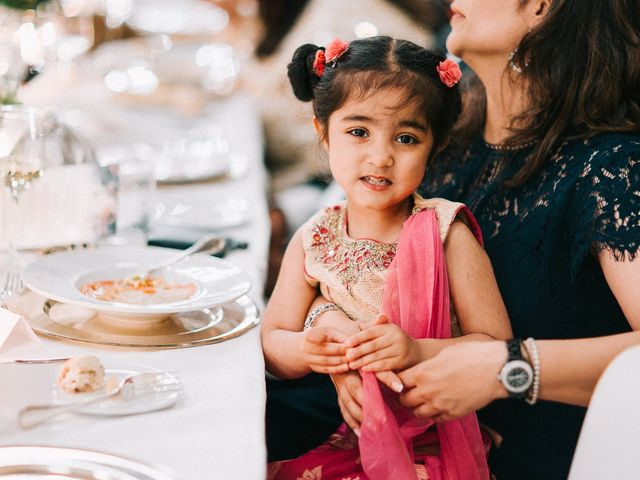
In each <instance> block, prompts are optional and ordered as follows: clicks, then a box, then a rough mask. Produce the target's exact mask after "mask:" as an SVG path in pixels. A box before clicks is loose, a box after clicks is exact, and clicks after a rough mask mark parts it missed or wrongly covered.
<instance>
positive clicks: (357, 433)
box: [353, 428, 360, 437]
mask: <svg viewBox="0 0 640 480" xmlns="http://www.w3.org/2000/svg"><path fill="white" fill-rule="evenodd" d="M353 433H355V434H356V437H359V436H360V429H359V428H354V429H353Z"/></svg>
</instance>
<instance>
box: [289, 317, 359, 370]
mask: <svg viewBox="0 0 640 480" xmlns="http://www.w3.org/2000/svg"><path fill="white" fill-rule="evenodd" d="M346 338H347V336H346V335H345V334H344V333H342V332H340V331H338V330H336V329H333V328H329V327H315V328H310V329H309V330H306V331H305V332H304V333H303V338H302V342H301V344H300V348H301V350H302V357H303V360H304V361H305V362H306V363H307V365H309V368H311V370H313V371H314V372H317V373H341V372H346V371H347V370H349V365H348V364H347V360H346V358H345V352H346V347H345V346H344V344H343V342H344V340H346Z"/></svg>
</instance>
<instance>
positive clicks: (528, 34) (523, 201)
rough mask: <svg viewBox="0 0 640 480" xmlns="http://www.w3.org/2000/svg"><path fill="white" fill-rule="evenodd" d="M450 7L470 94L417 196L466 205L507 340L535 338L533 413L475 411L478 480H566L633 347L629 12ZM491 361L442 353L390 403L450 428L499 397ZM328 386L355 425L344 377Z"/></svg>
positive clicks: (639, 300)
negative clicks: (609, 372)
mask: <svg viewBox="0 0 640 480" xmlns="http://www.w3.org/2000/svg"><path fill="white" fill-rule="evenodd" d="M451 9H452V17H451V27H452V32H451V34H450V36H449V37H448V40H447V47H448V49H449V50H450V51H451V53H453V54H455V55H457V56H460V57H461V58H462V59H463V60H464V61H465V63H467V64H468V65H469V66H470V67H471V68H472V69H473V70H474V72H475V73H476V74H477V78H478V79H479V82H478V84H477V85H476V88H475V94H474V91H472V92H470V93H471V95H470V97H469V98H467V102H466V104H465V108H466V121H465V122H462V124H461V126H460V127H461V131H460V134H461V137H460V138H461V140H462V143H461V147H462V148H461V150H458V151H457V152H450V154H449V155H448V157H447V158H443V159H441V161H438V160H436V161H434V162H433V163H432V165H431V166H430V167H429V168H430V170H429V174H428V175H427V178H428V179H429V183H428V184H425V185H423V191H422V193H423V194H424V195H426V196H437V195H441V196H444V197H446V198H449V199H451V200H455V201H460V202H464V203H466V204H467V205H468V206H469V207H470V209H471V210H472V212H473V213H474V214H475V216H476V217H477V219H478V221H479V223H480V225H481V227H482V229H483V234H484V237H485V247H486V249H487V252H488V254H489V256H490V258H491V260H492V264H493V267H494V269H495V274H496V277H497V279H498V283H499V286H500V290H501V293H502V295H503V297H504V300H505V303H506V305H507V309H508V312H509V316H510V320H511V323H512V327H513V331H514V335H515V336H516V337H518V338H527V337H533V338H536V339H538V341H537V349H538V354H539V362H540V371H539V372H540V373H539V381H540V383H539V391H538V398H539V400H538V402H537V403H536V404H535V405H528V404H527V403H526V402H525V401H523V400H521V399H520V400H517V399H509V400H504V401H502V400H500V401H496V402H494V403H492V404H491V405H489V406H488V407H486V408H484V409H483V410H481V411H480V412H479V419H480V421H481V422H484V424H486V425H487V426H489V427H490V428H491V429H492V430H494V431H495V432H496V433H497V435H496V438H497V439H498V440H499V441H501V444H500V446H499V447H497V448H493V449H492V451H491V453H490V466H491V468H492V471H493V472H494V473H495V475H496V476H497V478H498V480H505V479H512V478H513V479H515V478H517V479H528V478H531V479H560V478H566V477H567V474H568V471H569V467H570V464H571V458H572V455H573V451H574V449H575V445H576V441H577V438H578V435H579V432H580V427H581V424H582V420H583V417H584V413H585V408H584V407H585V406H586V405H588V402H589V399H590V396H591V393H592V391H593V388H594V386H595V383H596V381H597V379H598V377H599V376H600V374H601V373H602V371H603V370H604V368H605V367H606V365H607V364H608V363H609V362H610V360H611V359H612V358H613V357H614V356H615V355H616V354H617V353H619V352H620V351H622V350H623V349H625V348H626V347H628V346H630V345H632V344H637V343H640V333H638V332H633V331H634V330H638V329H640V287H639V285H640V259H638V255H639V254H640V134H639V131H640V90H639V89H638V85H640V24H639V22H638V18H637V12H639V11H640V4H639V2H638V1H637V0H611V1H608V2H602V1H601V0H482V1H480V0H456V1H454V2H453V3H452V4H451ZM632 12H634V13H632ZM331 313H332V312H328V313H327V314H326V315H323V317H325V318H322V317H321V319H320V322H318V323H319V324H322V322H325V323H330V322H331ZM523 350H524V349H523ZM506 359H507V348H506V347H505V344H504V342H485V343H474V344H465V345H462V344H459V345H455V346H451V347H448V348H446V349H445V350H443V351H442V352H441V353H440V354H439V355H437V356H436V357H435V358H434V359H432V360H429V361H427V362H424V363H422V364H419V365H417V366H415V367H413V368H411V369H409V370H407V371H405V372H402V373H401V374H400V377H401V379H402V381H403V383H404V385H405V392H404V394H403V395H402V397H401V399H402V401H403V403H404V404H405V405H406V406H409V407H412V408H414V412H415V413H416V414H417V415H419V416H423V417H429V418H433V417H435V418H437V419H440V420H446V419H448V418H453V417H458V416H460V415H463V414H465V413H467V412H470V411H472V410H475V409H478V408H481V407H483V406H485V405H487V404H489V403H490V402H492V401H493V400H495V399H499V398H505V397H507V396H508V394H507V390H506V389H505V387H504V385H503V383H502V382H501V381H499V380H497V379H496V375H497V374H498V373H499V372H500V371H501V369H502V367H503V365H504V364H505V361H506ZM530 360H531V361H532V363H534V362H533V359H530ZM333 380H334V383H336V386H337V390H338V394H339V401H340V406H341V409H342V412H343V415H344V416H345V419H346V420H347V421H348V423H349V424H350V425H351V426H352V427H353V426H357V425H358V422H359V420H360V408H359V404H360V395H361V391H360V385H359V379H358V377H357V375H356V374H354V373H349V374H343V375H333ZM532 389H533V387H532V388H530V389H529V394H530V395H531V393H532ZM530 400H535V399H531V398H530Z"/></svg>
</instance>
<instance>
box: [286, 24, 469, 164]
mask: <svg viewBox="0 0 640 480" xmlns="http://www.w3.org/2000/svg"><path fill="white" fill-rule="evenodd" d="M319 49H321V47H318V46H316V45H311V44H306V45H302V46H301V47H299V48H298V49H297V50H296V51H295V53H294V54H293V60H292V61H291V63H290V64H289V69H288V70H289V80H290V81H291V86H292V87H293V93H294V94H295V96H296V97H297V98H298V99H300V100H302V101H305V102H308V101H313V111H314V114H315V116H316V118H317V119H318V121H319V122H320V125H321V126H322V129H323V131H322V132H321V133H322V134H323V135H324V134H325V132H326V126H327V122H328V120H329V116H330V115H331V114H332V113H333V112H334V111H336V110H337V109H339V108H340V107H341V106H342V105H343V104H344V103H345V102H346V101H347V100H348V99H349V98H352V97H353V96H356V97H358V96H359V97H362V96H365V95H366V94H367V93H369V92H371V91H372V90H378V89H384V88H402V89H405V90H406V91H407V94H408V98H407V100H416V101H417V102H418V105H417V106H418V107H419V109H420V111H422V112H424V114H425V117H426V120H427V122H428V124H429V127H430V128H431V132H432V134H433V148H432V150H431V151H432V156H433V155H434V154H435V153H437V152H438V151H440V150H441V149H442V148H443V147H444V146H445V145H446V144H447V142H448V140H449V136H450V134H451V131H452V129H453V124H454V122H455V121H456V119H457V118H458V115H459V114H460V111H461V108H462V107H461V99H460V92H459V90H458V87H457V86H454V87H447V86H446V85H445V84H444V83H443V82H442V81H441V80H440V77H439V75H438V72H437V70H436V67H437V66H438V64H439V63H440V62H442V61H444V60H445V59H446V57H445V55H444V54H442V53H438V52H434V51H430V50H427V49H425V48H423V47H420V46H418V45H416V44H415V43H412V42H409V41H407V40H395V39H393V38H390V37H385V36H379V37H371V38H365V39H361V40H354V41H353V42H351V43H350V44H349V48H348V49H347V51H346V52H345V53H344V54H343V55H342V56H341V57H340V58H339V59H338V60H337V62H336V64H335V65H333V64H332V62H327V65H326V67H325V69H324V73H323V75H322V76H321V77H318V76H317V75H316V73H315V72H314V70H313V61H314V58H315V55H316V52H317V51H318V50H319ZM322 49H323V48H322Z"/></svg>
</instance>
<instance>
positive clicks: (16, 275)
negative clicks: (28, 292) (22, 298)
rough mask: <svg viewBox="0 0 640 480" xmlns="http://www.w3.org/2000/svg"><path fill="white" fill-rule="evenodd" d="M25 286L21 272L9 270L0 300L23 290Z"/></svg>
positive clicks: (0, 292)
mask: <svg viewBox="0 0 640 480" xmlns="http://www.w3.org/2000/svg"><path fill="white" fill-rule="evenodd" d="M23 287H24V285H23V283H22V278H21V276H20V272H18V271H16V270H9V271H8V272H7V275H6V276H5V277H4V285H3V287H2V290H0V301H2V300H5V299H7V298H8V297H10V296H11V295H13V294H14V293H16V292H18V291H20V290H22V288H23Z"/></svg>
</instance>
